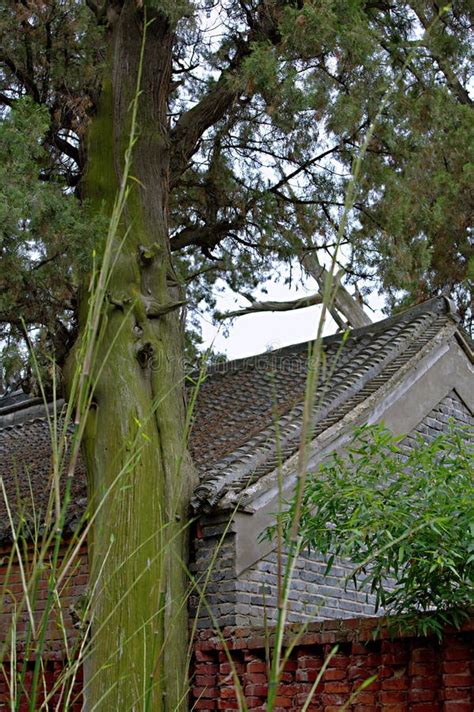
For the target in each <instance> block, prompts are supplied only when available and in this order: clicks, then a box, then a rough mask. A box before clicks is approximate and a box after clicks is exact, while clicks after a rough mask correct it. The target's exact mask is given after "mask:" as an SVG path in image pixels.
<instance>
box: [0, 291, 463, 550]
mask: <svg viewBox="0 0 474 712" xmlns="http://www.w3.org/2000/svg"><path fill="white" fill-rule="evenodd" d="M450 322H451V323H453V315H452V313H451V310H450V307H449V303H448V302H447V300H445V299H444V298H439V299H434V300H431V301H430V302H426V303H425V304H423V305H420V306H418V307H415V308H414V309H411V310H409V311H407V312H404V313H403V314H400V315H398V316H396V317H392V318H390V319H386V320H384V321H383V322H379V323H377V324H374V325H371V326H369V327H364V328H363V329H358V330H356V331H353V332H351V334H350V336H349V338H348V339H347V341H346V342H345V343H344V345H343V346H342V347H341V341H342V337H341V336H340V335H339V336H333V337H328V338H326V339H324V352H325V359H324V369H323V372H322V374H321V378H320V383H319V387H318V393H317V403H318V409H317V412H316V413H315V432H316V434H318V433H321V432H322V431H323V430H325V429H326V428H327V427H329V426H330V425H332V424H333V423H335V422H337V421H338V420H339V419H340V418H342V417H343V416H344V415H345V414H346V413H348V412H349V411H350V410H352V409H353V408H354V407H355V406H356V405H357V404H358V403H361V402H362V401H363V400H364V399H365V398H367V397H368V396H369V395H370V394H372V393H374V392H375V391H376V390H377V389H378V388H379V387H381V386H382V385H383V384H384V383H385V382H386V381H387V380H389V379H390V378H391V377H392V376H394V375H395V374H396V373H397V372H398V371H399V370H400V368H401V367H402V366H403V365H404V364H406V363H407V362H408V361H409V360H410V359H411V358H412V357H413V356H414V355H416V353H417V352H418V351H420V350H421V349H422V348H423V347H424V346H425V345H426V344H427V343H429V341H430V340H431V339H433V338H434V337H435V336H436V335H437V334H438V333H439V331H440V330H441V329H442V328H443V327H444V326H446V325H447V324H448V323H450ZM307 360H308V344H297V345H296V346H291V347H287V348H284V349H279V350H278V351H273V352H270V353H266V354H262V355H260V356H255V357H250V358H246V359H240V360H238V361H231V362H228V363H226V364H221V365H219V366H214V367H212V368H211V369H210V371H209V372H208V376H207V378H206V380H205V381H204V383H203V385H202V386H201V388H200V391H199V394H198V398H197V405H196V411H195V417H194V424H193V429H192V433H191V439H190V449H191V453H192V455H193V458H194V461H195V463H196V465H197V468H198V470H199V472H200V485H199V486H198V488H197V490H196V492H195V497H194V501H193V505H194V507H195V508H196V509H204V510H209V509H211V508H212V507H214V506H215V505H216V504H217V503H218V501H219V499H221V497H222V496H223V495H224V494H225V493H226V492H229V491H230V492H241V491H242V490H243V489H244V488H245V487H247V486H248V485H249V484H252V483H253V482H255V481H256V480H258V479H259V478H260V477H262V476H263V475H265V474H267V473H268V472H270V471H271V470H272V469H273V468H274V467H275V465H276V463H277V453H276V450H275V442H276V435H275V424H274V423H275V419H277V421H278V428H279V432H280V447H281V449H282V453H283V456H284V458H286V457H289V456H290V455H291V454H293V453H294V452H295V450H296V449H297V445H298V439H299V433H300V423H301V415H302V401H303V397H304V390H305V383H306V375H307ZM23 405H24V404H20V405H19V406H18V405H17V406H16V407H17V408H18V407H19V408H20V409H21V407H22V406H23ZM1 406H2V403H1V401H0V427H1V425H2V422H4V423H5V422H9V421H8V418H9V416H8V415H3V416H1V412H2V409H1ZM36 408H37V406H36ZM8 410H9V407H6V408H4V412H5V411H8ZM28 412H30V411H29V410H26V411H25V419H23V420H21V417H20V422H17V423H16V424H11V425H8V426H7V427H6V428H4V429H2V430H1V437H0V473H1V475H2V476H3V481H4V483H5V486H6V488H7V491H8V496H9V499H10V501H12V502H20V504H21V505H23V507H24V510H25V511H31V508H32V493H34V507H35V510H36V512H37V514H39V513H40V512H41V511H45V508H46V505H47V501H48V497H49V493H50V490H51V483H50V460H51V451H50V445H49V443H50V436H49V430H48V424H47V419H46V417H44V416H43V417H34V418H33V419H32V420H29V419H28ZM20 415H21V414H20ZM35 415H36V412H35ZM10 418H11V416H10ZM17 419H18V414H17ZM85 504H86V484H85V472H84V467H83V465H82V464H81V463H79V466H78V468H77V471H76V474H75V477H74V480H73V483H72V492H71V506H70V514H69V522H70V523H72V522H73V521H74V520H76V519H77V518H79V517H80V516H81V515H82V513H83V511H84V508H85ZM39 518H41V517H39ZM7 532H8V520H7V516H6V511H5V504H4V502H3V497H0V540H1V539H2V538H5V536H6V535H7Z"/></svg>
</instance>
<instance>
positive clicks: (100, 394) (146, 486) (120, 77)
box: [82, 0, 193, 712]
mask: <svg viewBox="0 0 474 712" xmlns="http://www.w3.org/2000/svg"><path fill="white" fill-rule="evenodd" d="M148 19H153V22H152V23H151V24H150V25H149V26H148V29H147V34H146V45H145V54H144V62H143V75H142V83H141V92H142V93H141V95H140V99H139V110H138V140H137V142H136V144H135V146H134V149H133V168H132V174H133V177H134V178H135V179H137V180H136V181H135V184H134V187H133V189H132V191H131V194H130V197H129V199H128V202H127V207H126V210H125V214H124V216H123V219H122V224H121V227H120V231H119V232H120V234H118V235H117V237H116V246H115V255H116V264H115V266H114V268H113V271H112V274H111V278H110V283H109V287H108V300H107V302H106V305H105V307H104V314H103V319H104V330H103V336H102V337H101V340H100V343H99V354H98V358H97V360H96V364H97V367H98V366H100V368H101V372H100V377H99V379H98V383H97V387H96V389H95V390H94V396H93V397H94V406H93V408H92V410H91V412H90V414H89V416H88V422H87V427H86V432H85V436H84V452H85V458H86V464H87V469H88V477H89V487H90V497H91V498H92V503H93V506H94V507H95V508H97V506H98V503H99V502H100V501H101V499H102V498H104V497H105V498H106V499H105V504H104V506H102V507H101V508H99V510H98V515H97V517H96V520H95V522H94V525H93V529H92V534H91V537H90V542H89V549H90V565H91V591H92V594H91V595H92V616H93V618H92V620H93V624H92V646H91V652H90V654H89V655H88V658H87V661H86V665H85V669H86V680H85V698H86V709H94V710H98V711H99V712H101V711H105V710H107V711H109V710H117V711H119V710H120V712H128V711H129V710H152V711H153V712H159V711H161V710H184V709H185V708H186V696H185V692H186V687H187V680H186V653H187V644H188V640H187V607H186V602H185V594H186V584H187V582H186V576H185V574H184V573H183V568H182V565H181V564H182V562H183V561H185V560H186V548H187V547H186V540H187V535H188V532H187V529H186V527H185V522H186V514H187V503H188V500H189V495H190V489H191V487H192V479H193V474H192V472H193V471H192V467H191V465H190V460H189V458H188V457H187V456H186V455H184V456H183V453H185V443H184V442H183V440H184V417H185V408H184V397H183V372H182V359H181V354H182V327H181V323H180V316H179V310H178V309H174V310H171V311H169V312H166V308H167V306H169V305H170V304H172V303H176V302H178V301H179V299H180V297H181V295H180V294H179V293H178V287H177V282H176V280H175V278H174V273H173V268H172V264H171V260H170V252H169V245H168V224H167V212H168V194H169V185H168V182H169V149H168V145H169V144H168V139H167V97H168V94H169V84H170V75H171V53H172V42H173V35H172V31H171V28H170V26H169V24H168V22H167V21H166V19H165V18H163V17H162V16H160V15H159V14H158V13H156V16H155V17H154V18H151V14H150V13H148ZM143 29H144V14H143V11H142V10H141V9H139V8H138V7H137V3H135V2H132V1H130V0H126V2H125V3H124V4H123V5H122V6H121V7H120V9H119V11H118V13H117V16H116V18H115V19H114V20H113V22H112V23H111V32H110V46H109V66H108V68H107V76H106V79H105V81H104V85H103V91H102V96H101V100H100V104H99V108H98V113H97V116H96V117H95V118H94V120H93V122H92V125H91V129H90V136H89V147H88V165H89V167H88V171H87V176H86V180H85V192H86V195H87V197H88V198H89V200H90V201H91V205H92V207H93V209H104V207H105V208H106V209H107V210H108V212H109V213H110V210H111V206H112V203H113V200H114V197H115V194H116V192H117V189H118V185H119V181H120V177H121V171H122V167H123V157H124V151H125V148H126V146H127V142H128V138H129V130H130V103H131V101H132V100H133V97H134V96H135V92H136V81H137V74H138V68H139V59H140V48H141V43H142V36H143ZM107 77H108V78H107ZM84 327H85V325H84V324H82V328H84Z"/></svg>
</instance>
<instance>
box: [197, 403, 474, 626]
mask: <svg viewBox="0 0 474 712" xmlns="http://www.w3.org/2000/svg"><path fill="white" fill-rule="evenodd" d="M450 420H452V421H454V422H455V423H459V424H460V425H461V426H471V427H474V418H473V416H472V415H471V413H470V412H469V410H468V409H467V407H466V406H465V405H464V403H463V402H462V400H461V399H460V398H459V397H458V395H457V394H456V393H455V391H452V392H451V393H449V394H448V395H447V396H446V397H445V398H444V399H443V400H442V401H441V402H440V403H439V404H438V405H437V406H436V407H435V408H434V409H433V410H432V411H431V412H430V413H429V414H428V415H427V416H426V417H425V418H424V419H423V420H422V421H421V423H420V424H419V425H418V426H417V428H415V430H414V431H413V432H412V433H410V434H409V435H408V436H407V437H406V438H405V440H404V441H403V444H404V445H405V446H406V447H408V448H410V447H413V446H414V445H415V444H416V442H417V438H418V436H420V435H421V436H423V438H424V439H425V440H432V439H433V438H434V437H436V436H437V435H439V434H440V433H441V432H442V431H445V430H446V429H447V428H448V426H449V422H450ZM224 517H225V515H222V514H220V515H219V518H217V517H216V518H212V517H209V518H207V519H203V520H202V522H201V524H200V525H199V527H198V528H197V534H196V537H195V539H194V563H193V573H194V574H195V575H196V577H197V578H198V580H199V581H200V585H201V587H202V589H203V590H204V591H205V595H206V603H207V606H206V605H203V604H202V603H201V604H200V605H199V596H197V595H196V596H193V597H192V599H191V613H192V614H193V615H195V616H196V618H197V626H198V628H208V627H211V626H212V625H215V624H216V623H218V624H219V625H220V626H226V625H232V626H235V625H237V626H246V625H251V626H253V625H257V626H259V625H262V624H263V621H264V620H267V622H268V623H274V622H275V620H276V610H277V609H276V601H277V588H278V578H279V574H278V571H279V567H278V557H277V554H276V552H270V553H269V554H267V555H266V556H264V557H263V558H262V559H261V560H260V561H258V562H256V563H255V564H254V565H253V566H251V567H250V568H248V569H246V570H245V571H243V572H242V573H241V574H240V576H238V577H237V573H236V563H235V558H236V553H235V545H236V541H235V536H236V535H235V532H234V531H233V528H232V525H231V526H230V527H229V524H228V521H227V520H226V519H225V518H224ZM259 534H260V532H255V536H256V537H257V536H258V535H259ZM284 564H285V561H284V557H283V561H282V568H284ZM324 571H325V563H324V562H323V561H321V560H318V559H317V558H316V557H315V556H314V555H307V554H305V553H303V554H302V555H301V556H300V558H299V561H298V563H297V566H296V569H295V574H294V577H293V580H292V584H291V591H290V595H289V603H290V610H289V615H288V620H289V621H290V622H297V621H314V620H325V619H328V618H337V619H339V618H352V617H354V616H359V617H361V616H373V615H374V614H375V596H373V595H370V594H367V593H365V592H361V591H356V590H355V589H354V586H353V585H352V584H351V583H349V584H348V586H347V589H346V590H345V588H344V579H345V578H346V576H347V575H348V574H349V573H350V571H351V565H350V563H347V562H343V561H338V562H337V565H335V566H334V567H333V570H332V572H331V575H330V576H324ZM380 613H381V612H380Z"/></svg>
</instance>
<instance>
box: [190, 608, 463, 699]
mask: <svg viewBox="0 0 474 712" xmlns="http://www.w3.org/2000/svg"><path fill="white" fill-rule="evenodd" d="M379 624H380V620H378V621H377V620H376V619H364V620H349V621H347V620H346V621H326V622H325V623H322V624H316V625H311V626H310V627H309V628H308V629H307V631H306V632H305V634H304V635H303V636H302V637H301V639H300V640H299V642H298V643H297V645H296V646H295V647H294V649H293V650H292V652H291V654H290V656H289V659H288V662H287V664H286V667H285V671H284V673H283V676H282V679H281V684H280V686H279V689H278V696H277V705H276V708H275V712H286V711H287V710H301V708H302V706H303V704H304V702H305V700H306V698H307V695H308V692H309V691H310V689H311V684H312V683H313V682H314V680H315V679H316V676H317V675H318V672H319V670H320V669H321V666H322V664H323V661H324V659H325V657H326V656H327V655H328V654H329V653H330V651H331V650H332V648H333V647H334V645H335V644H336V643H337V644H338V646H339V647H338V652H337V653H336V655H335V656H334V657H333V658H332V659H331V662H330V664H329V666H328V668H327V670H326V672H325V674H324V676H323V678H322V681H321V683H320V684H319V686H318V688H317V690H316V694H315V695H314V697H313V699H312V702H311V705H310V707H309V711H310V712H323V711H324V712H336V711H338V710H340V709H341V706H342V705H344V703H345V702H346V701H347V700H348V698H349V697H350V695H351V693H352V692H353V691H354V690H356V689H357V688H358V687H359V686H360V684H361V683H362V682H363V681H364V680H366V679H367V678H369V677H371V676H372V675H377V679H376V680H375V681H374V682H373V683H372V684H371V685H370V686H369V687H367V688H366V689H364V690H363V691H361V692H360V693H359V694H358V696H357V698H356V699H355V701H354V703H353V704H352V705H351V706H350V707H349V709H350V710H353V711H354V712H375V710H385V711H386V712H408V711H409V710H413V711H414V712H415V711H416V712H437V711H439V712H473V710H474V675H473V673H474V621H471V622H470V623H469V624H468V625H465V626H464V628H463V630H462V631H460V632H455V631H446V633H445V635H444V637H443V640H442V641H438V640H437V639H436V638H434V637H427V638H416V637H411V636H408V635H406V636H400V637H397V638H396V639H394V640H391V639H389V638H388V636H387V632H386V631H384V632H383V634H382V638H381V639H377V640H374V639H373V632H374V630H375V628H376V627H377V626H378V625H379ZM294 630H296V628H295V629H294ZM292 635H293V637H294V631H293V633H291V631H289V633H288V639H287V642H288V641H289V640H290V639H291V636H292ZM224 637H225V640H226V645H227V646H228V653H229V655H230V657H231V659H232V662H233V664H234V665H235V669H236V672H237V673H238V675H239V679H240V683H241V686H242V690H243V694H244V697H245V700H246V704H247V706H248V708H250V709H252V710H255V711H256V712H257V711H260V710H261V711H262V712H263V710H265V699H266V695H267V690H268V686H267V662H266V654H265V649H266V648H265V645H266V642H265V635H264V634H263V632H262V631H260V632H259V633H257V632H255V631H253V632H252V631H250V630H246V629H245V628H233V629H227V630H225V631H224ZM193 671H194V679H193V688H192V693H193V703H194V709H197V710H234V709H238V703H237V697H236V691H235V686H234V682H233V676H232V665H231V663H230V662H229V659H228V655H227V653H226V652H225V650H224V644H223V642H222V641H221V639H220V638H219V637H217V636H215V635H214V634H213V632H212V631H208V630H204V631H201V633H200V634H199V636H198V640H197V642H196V647H195V658H194V664H193Z"/></svg>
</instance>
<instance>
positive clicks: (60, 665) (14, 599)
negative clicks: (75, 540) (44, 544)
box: [0, 542, 88, 712]
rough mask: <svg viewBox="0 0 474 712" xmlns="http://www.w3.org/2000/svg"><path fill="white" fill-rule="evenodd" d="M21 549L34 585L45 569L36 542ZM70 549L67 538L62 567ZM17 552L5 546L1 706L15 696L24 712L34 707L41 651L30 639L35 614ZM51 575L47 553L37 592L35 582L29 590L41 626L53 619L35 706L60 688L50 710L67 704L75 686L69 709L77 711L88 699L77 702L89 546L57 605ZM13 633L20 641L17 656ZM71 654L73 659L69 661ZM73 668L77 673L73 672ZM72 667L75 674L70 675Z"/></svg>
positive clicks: (1, 554)
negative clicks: (31, 692)
mask: <svg viewBox="0 0 474 712" xmlns="http://www.w3.org/2000/svg"><path fill="white" fill-rule="evenodd" d="M20 548H21V551H22V552H23V553H22V559H21V561H22V567H23V570H24V574H25V580H26V581H29V582H30V584H31V583H32V582H33V580H34V576H33V573H32V572H33V571H38V570H39V569H38V567H37V566H36V565H35V555H34V550H33V548H32V547H31V546H29V547H23V546H22V545H21V544H20ZM68 548H69V542H64V544H63V545H62V546H61V549H60V552H59V566H58V569H59V567H60V566H61V563H62V562H64V560H65V558H66V556H67V555H68V554H67V552H68ZM11 551H12V550H11V547H9V546H8V547H7V546H5V547H3V548H2V549H0V593H1V596H0V663H1V664H0V711H3V710H11V709H12V707H11V701H12V699H14V700H15V701H18V704H19V708H18V709H19V712H24V711H26V710H29V702H28V694H29V690H30V689H31V684H32V680H33V675H34V668H35V661H36V654H35V647H34V645H31V644H30V645H28V644H27V640H28V633H29V631H31V624H30V616H29V613H28V607H27V605H26V599H25V596H24V587H23V584H22V572H21V568H20V565H19V562H18V559H17V558H12V556H11ZM50 555H51V553H50ZM58 569H57V570H58ZM50 575H51V566H50V563H49V558H48V557H46V560H45V563H44V566H43V570H42V572H41V574H40V575H39V576H38V579H37V587H36V592H34V590H33V589H32V588H31V587H30V589H29V591H30V592H29V608H30V609H31V611H32V615H33V619H34V622H35V627H36V630H37V631H40V630H41V626H42V621H44V620H45V619H46V620H47V624H46V631H45V642H44V646H43V648H42V655H41V658H42V662H43V671H42V672H41V673H40V677H39V680H40V685H39V690H40V692H39V696H38V698H37V705H36V707H35V709H39V708H40V706H41V700H42V699H43V697H42V696H43V694H44V690H45V689H46V691H47V694H49V692H51V691H53V689H54V694H53V696H52V697H51V699H50V700H49V707H48V708H47V709H57V710H59V709H63V708H65V707H64V704H65V702H64V700H65V699H66V697H67V695H68V694H69V691H70V692H71V695H70V701H71V703H70V705H69V707H68V709H69V710H70V711H71V712H79V710H80V709H82V703H81V702H80V700H79V699H77V700H76V701H75V702H73V701H74V700H75V699H76V698H77V696H78V694H79V695H80V691H81V689H82V671H81V669H80V668H78V669H77V670H76V666H75V665H74V660H75V659H76V657H77V650H78V646H79V644H80V641H81V638H82V636H81V632H80V629H79V628H78V627H77V623H78V617H79V615H80V611H79V608H80V606H81V604H82V601H83V596H84V594H85V592H86V587H87V580H88V568H87V552H86V548H85V546H83V547H82V548H81V549H80V551H79V553H78V556H77V557H75V559H74V562H73V563H72V565H71V568H70V571H69V574H68V575H67V576H66V577H65V581H64V584H63V585H62V586H61V587H60V589H59V591H58V592H57V593H58V596H57V597H56V596H54V603H53V605H52V607H48V603H47V602H48V591H49V578H50ZM47 609H48V613H47V614H46V610H47ZM12 636H13V637H14V640H15V643H16V644H15V646H14V655H12V646H11V641H12ZM68 659H69V660H70V661H72V664H67V660H68ZM73 669H74V670H75V674H74V675H71V674H70V673H71V671H72V670H73ZM68 670H69V674H68V675H65V672H66V671H68ZM20 676H22V679H23V683H21V681H20V679H21V678H20ZM15 686H16V687H15Z"/></svg>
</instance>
